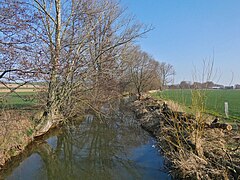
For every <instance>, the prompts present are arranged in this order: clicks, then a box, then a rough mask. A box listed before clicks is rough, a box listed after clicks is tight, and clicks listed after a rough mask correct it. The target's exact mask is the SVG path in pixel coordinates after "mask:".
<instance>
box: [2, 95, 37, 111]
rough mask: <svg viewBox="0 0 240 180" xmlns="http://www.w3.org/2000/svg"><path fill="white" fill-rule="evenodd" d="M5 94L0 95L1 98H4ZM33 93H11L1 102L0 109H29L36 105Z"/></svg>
mask: <svg viewBox="0 0 240 180" xmlns="http://www.w3.org/2000/svg"><path fill="white" fill-rule="evenodd" d="M4 94H5V93H3V92H1V93H0V98H1V96H4ZM35 94H36V93H35V92H18V93H17V94H16V93H11V94H10V95H8V96H7V97H5V98H4V99H2V100H1V102H0V108H3V107H4V108H8V109H9V108H11V109H20V108H25V107H30V106H33V105H35V104H36V102H37V101H36V99H34V95H35Z"/></svg>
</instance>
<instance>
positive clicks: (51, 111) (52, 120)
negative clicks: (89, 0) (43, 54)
mask: <svg viewBox="0 0 240 180" xmlns="http://www.w3.org/2000/svg"><path fill="white" fill-rule="evenodd" d="M55 9H56V18H55V19H56V23H55V43H54V44H50V50H51V62H50V66H51V70H50V82H49V87H48V100H47V106H46V109H45V112H44V113H43V116H42V119H41V123H40V124H38V126H37V127H36V131H37V133H36V135H35V136H40V135H43V134H44V133H46V132H47V131H48V130H49V129H51V128H52V127H54V126H56V125H57V124H58V123H59V122H60V121H61V120H62V117H61V116H60V113H59V102H60V98H61V97H58V92H57V69H58V65H59V60H60V49H61V0H55ZM51 47H54V48H51ZM52 51H53V52H52Z"/></svg>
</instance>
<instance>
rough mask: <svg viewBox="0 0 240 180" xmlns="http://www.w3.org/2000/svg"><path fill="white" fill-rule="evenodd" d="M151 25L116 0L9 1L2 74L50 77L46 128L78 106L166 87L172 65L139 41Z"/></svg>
mask: <svg viewBox="0 0 240 180" xmlns="http://www.w3.org/2000/svg"><path fill="white" fill-rule="evenodd" d="M151 29H152V28H151V27H147V26H144V25H142V24H139V23H136V22H135V21H134V19H133V18H132V17H130V16H128V15H126V14H125V10H124V9H122V8H121V7H120V6H119V3H117V2H115V1H112V0H96V1H95V0H93V1H88V0H71V1H69V0H2V1H1V3H0V66H1V70H0V81H1V83H2V84H4V85H5V86H6V87H7V84H6V83H5V82H17V83H18V84H19V86H21V85H23V84H25V83H29V82H34V81H37V82H39V81H42V82H47V86H48V92H47V98H46V105H45V106H44V113H43V115H42V117H41V123H40V124H39V125H38V127H37V129H38V130H39V132H40V133H42V132H45V131H47V130H48V129H49V128H51V127H52V126H53V125H54V124H56V123H58V122H59V120H60V119H61V118H65V117H72V116H74V115H75V114H76V112H77V111H78V108H79V106H90V107H92V108H96V106H95V105H97V104H99V103H103V102H106V101H109V100H110V99H111V98H113V97H116V96H117V95H118V94H119V93H120V92H121V91H133V92H134V93H135V90H134V89H136V92H137V93H138V95H139V96H141V93H142V92H143V91H146V90H149V89H151V88H162V87H164V86H165V85H166V84H167V83H168V82H169V81H170V78H169V77H170V76H172V75H174V73H175V72H174V69H173V67H172V66H171V65H169V64H166V63H161V64H160V63H158V62H157V61H155V60H154V59H153V58H152V57H151V56H149V55H148V54H147V53H145V52H142V51H141V50H140V48H139V47H136V46H134V45H133V42H134V40H135V39H137V38H140V37H141V36H143V35H144V34H145V33H147V32H148V31H150V30H151Z"/></svg>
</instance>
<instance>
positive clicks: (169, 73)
mask: <svg viewBox="0 0 240 180" xmlns="http://www.w3.org/2000/svg"><path fill="white" fill-rule="evenodd" d="M158 73H159V77H160V80H161V85H160V89H161V90H163V89H164V88H165V87H166V85H167V84H169V83H171V82H173V77H174V75H175V74H176V72H175V70H174V68H173V66H172V65H171V64H168V63H165V62H163V63H161V64H160V66H159V72H158Z"/></svg>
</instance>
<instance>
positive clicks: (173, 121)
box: [134, 98, 240, 179]
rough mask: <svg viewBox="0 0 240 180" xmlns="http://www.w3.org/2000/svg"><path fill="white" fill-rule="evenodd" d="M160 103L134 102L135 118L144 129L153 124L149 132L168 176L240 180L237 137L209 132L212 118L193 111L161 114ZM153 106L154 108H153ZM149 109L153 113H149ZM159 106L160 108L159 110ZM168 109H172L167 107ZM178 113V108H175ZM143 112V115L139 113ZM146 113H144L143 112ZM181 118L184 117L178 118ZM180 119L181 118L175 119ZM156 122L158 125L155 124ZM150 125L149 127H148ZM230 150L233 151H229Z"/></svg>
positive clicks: (232, 133) (239, 139)
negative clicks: (164, 159) (167, 166)
mask: <svg viewBox="0 0 240 180" xmlns="http://www.w3.org/2000/svg"><path fill="white" fill-rule="evenodd" d="M159 102H160V101H156V100H154V99H151V98H146V99H143V100H141V101H138V102H136V103H135V104H134V105H135V106H137V111H135V112H138V113H140V114H138V117H140V123H141V124H142V126H143V127H144V126H145V125H146V124H148V125H150V126H151V123H149V122H151V121H152V122H154V124H157V126H156V127H150V128H149V127H148V125H147V127H146V126H145V127H144V128H145V129H147V130H150V132H151V133H153V134H154V135H155V136H156V137H157V138H158V141H159V146H160V147H161V149H162V151H163V153H164V155H165V156H166V157H167V159H168V160H169V162H171V163H170V165H171V166H170V170H171V172H172V173H171V174H172V175H173V176H174V177H175V178H177V179H178V178H184V179H234V178H235V179H236V178H239V176H240V172H239V171H240V167H239V165H240V147H239V146H240V145H239V143H240V133H239V132H237V131H227V130H223V129H219V128H211V127H210V126H208V123H209V122H211V121H212V120H213V117H210V116H207V115H204V114H202V113H201V112H199V111H196V114H195V116H188V115H187V114H186V113H175V112H173V111H172V110H170V111H169V112H170V115H169V113H167V114H166V113H164V111H163V108H162V107H163V105H160V106H159V105H158V104H159ZM154 103H155V106H156V107H155V108H153V107H152V106H154ZM149 105H151V107H152V109H156V110H155V111H152V110H151V111H149V110H148V108H147V107H148V106H149ZM161 106H162V107H161ZM168 107H173V108H175V107H174V105H169V106H168ZM176 109H177V110H178V111H179V109H180V108H178V107H177V108H176ZM143 110H145V111H143ZM147 110H148V111H147ZM182 116H185V117H183V118H182ZM179 117H181V118H179ZM157 119H158V121H159V123H157ZM152 124H153V123H152ZM233 150H234V151H233Z"/></svg>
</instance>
